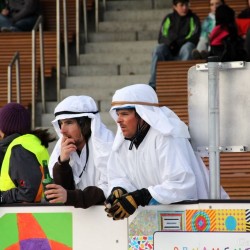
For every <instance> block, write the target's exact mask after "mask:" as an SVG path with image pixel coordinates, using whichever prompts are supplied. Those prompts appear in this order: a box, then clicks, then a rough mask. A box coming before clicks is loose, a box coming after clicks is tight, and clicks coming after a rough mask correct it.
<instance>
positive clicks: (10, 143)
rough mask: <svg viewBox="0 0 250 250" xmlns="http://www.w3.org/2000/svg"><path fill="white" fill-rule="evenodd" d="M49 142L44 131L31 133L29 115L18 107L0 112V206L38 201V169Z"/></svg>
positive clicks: (12, 106)
mask: <svg viewBox="0 0 250 250" xmlns="http://www.w3.org/2000/svg"><path fill="white" fill-rule="evenodd" d="M53 140H54V138H53V136H52V135H51V134H50V133H49V132H48V131H47V130H42V129H37V130H34V131H32V130H31V117H30V113H29V112H28V110H27V109H26V108H25V107H24V106H22V105H21V104H18V103H8V104H6V105H5V106H4V107H2V108H1V109H0V156H1V158H0V160H1V161H0V166H1V168H0V169H1V173H0V204H8V203H21V202H40V201H41V198H42V185H41V181H42V176H43V171H42V168H41V166H42V161H43V160H47V161H48V160H49V152H48V150H47V147H48V144H49V142H51V141H53Z"/></svg>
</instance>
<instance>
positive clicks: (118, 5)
mask: <svg viewBox="0 0 250 250" xmlns="http://www.w3.org/2000/svg"><path fill="white" fill-rule="evenodd" d="M154 5H155V6H154V7H155V8H156V9H162V8H171V6H172V1H170V0H169V1H167V0H157V1H155V4H154ZM106 6H107V7H106V10H107V11H109V10H117V11H119V10H135V9H137V10H140V9H141V10H144V9H152V7H153V1H150V0H140V1H135V0H127V1H126V0H122V1H121V0H118V1H107V2H106Z"/></svg>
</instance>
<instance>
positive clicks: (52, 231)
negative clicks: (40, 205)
mask: <svg viewBox="0 0 250 250" xmlns="http://www.w3.org/2000/svg"><path fill="white" fill-rule="evenodd" d="M33 216H34V217H35V218H36V220H37V221H38V223H39V225H40V226H41V227H42V229H43V231H44V233H45V234H46V236H47V238H48V239H50V240H54V241H57V242H60V243H63V244H65V245H67V246H69V247H73V245H72V244H73V232H72V228H73V225H72V213H34V214H33Z"/></svg>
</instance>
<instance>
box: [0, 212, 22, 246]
mask: <svg viewBox="0 0 250 250" xmlns="http://www.w3.org/2000/svg"><path fill="white" fill-rule="evenodd" d="M18 241H19V239H18V228H17V217H16V214H5V215H4V216H3V217H0V249H5V248H6V247H8V246H10V245H12V244H14V243H16V242H18Z"/></svg>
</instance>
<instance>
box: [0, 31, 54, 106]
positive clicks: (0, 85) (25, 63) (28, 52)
mask: <svg viewBox="0 0 250 250" xmlns="http://www.w3.org/2000/svg"><path fill="white" fill-rule="evenodd" d="M38 39H39V36H38V34H37V42H36V44H37V45H36V47H37V55H36V83H38V79H39V78H38V77H39V74H38V73H39V70H40V51H39V45H38ZM16 52H19V55H20V82H21V103H22V104H23V105H24V106H29V105H30V104H31V96H32V34H31V32H6V33H0V107H1V106H3V105H5V104H6V102H7V80H8V79H7V76H8V75H7V74H8V73H7V72H8V65H9V63H10V62H11V60H12V58H13V56H14V54H15V53H16ZM44 57H45V58H44V75H45V77H50V76H51V75H52V71H53V69H54V68H55V66H56V35H55V32H45V33H44ZM12 79H13V89H12V90H13V92H12V94H13V99H12V101H16V79H15V67H13V74H12ZM36 87H37V84H36Z"/></svg>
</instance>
